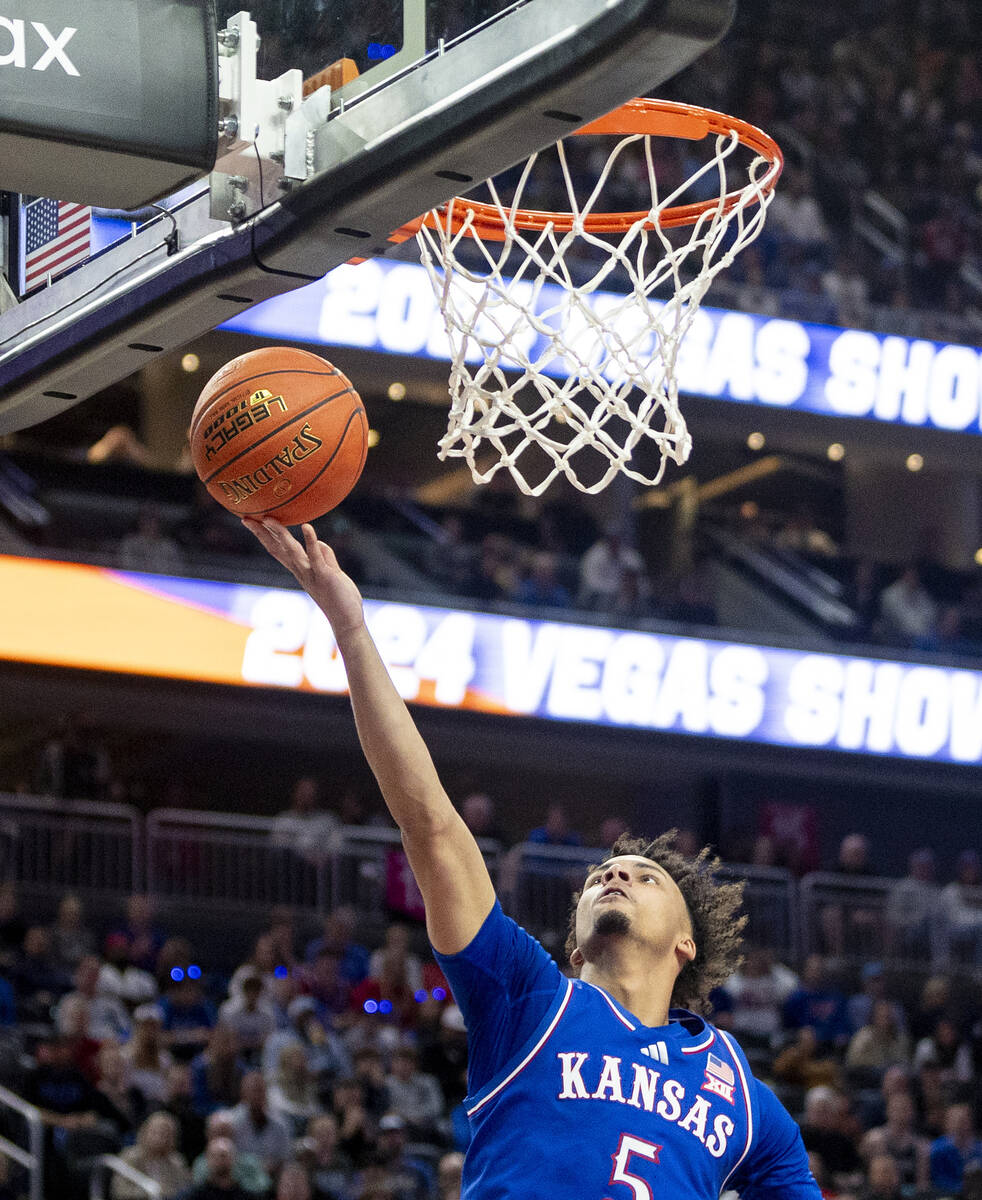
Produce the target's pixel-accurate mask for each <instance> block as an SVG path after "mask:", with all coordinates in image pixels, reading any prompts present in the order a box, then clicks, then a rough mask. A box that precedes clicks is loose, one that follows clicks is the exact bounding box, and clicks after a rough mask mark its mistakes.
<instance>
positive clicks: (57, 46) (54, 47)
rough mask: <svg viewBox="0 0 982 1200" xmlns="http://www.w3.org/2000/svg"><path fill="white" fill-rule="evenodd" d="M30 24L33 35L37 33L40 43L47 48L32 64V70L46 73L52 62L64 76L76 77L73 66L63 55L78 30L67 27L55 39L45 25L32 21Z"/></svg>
mask: <svg viewBox="0 0 982 1200" xmlns="http://www.w3.org/2000/svg"><path fill="white" fill-rule="evenodd" d="M31 24H32V25H33V26H34V31H35V33H37V35H38V37H40V39H41V41H42V42H44V44H45V45H46V46H47V47H48V48H47V50H45V52H44V53H43V54H42V55H41V57H40V58H39V59H38V60H37V62H36V63H35V64H34V67H33V69H34V70H35V71H46V70H47V69H48V67H50V66H51V64H52V63H53V62H57V64H58V66H59V67H61V69H62V70H63V71H64V72H65V74H66V75H75V76H77V75H78V71H76V69H75V64H74V63H73V62H72V60H71V59H70V58H69V57H68V55H67V54H66V53H65V47H66V46H67V45H68V43H69V42H70V41H71V40H72V38H73V37H74V36H75V34H76V33H78V30H77V29H72V28H71V26H69V27H68V28H67V29H63V30H62V31H61V33H59V34H58V36H57V38H56V37H54V36H52V33H51V31H50V30H49V29H48V27H47V25H43V24H42V23H41V22H40V21H32V22H31Z"/></svg>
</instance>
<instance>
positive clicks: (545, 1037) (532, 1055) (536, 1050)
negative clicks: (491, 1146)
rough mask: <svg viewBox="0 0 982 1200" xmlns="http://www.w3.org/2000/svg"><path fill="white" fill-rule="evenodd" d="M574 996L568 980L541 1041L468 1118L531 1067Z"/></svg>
mask: <svg viewBox="0 0 982 1200" xmlns="http://www.w3.org/2000/svg"><path fill="white" fill-rule="evenodd" d="M572 995H573V983H572V980H570V979H567V980H566V995H565V996H564V997H563V1000H562V1003H561V1004H560V1005H559V1008H558V1009H557V1010H556V1013H555V1015H554V1016H553V1018H552V1020H551V1021H550V1022H549V1024H548V1025H547V1026H546V1028H545V1030H544V1031H543V1033H542V1035H541V1037H540V1038H539V1040H538V1041H537V1042H536V1043H535V1045H534V1046H533V1047H532V1049H531V1050H530V1051H529V1052H528V1054H526V1055H525V1057H524V1058H523V1059H522V1061H521V1062H520V1063H518V1064H517V1065H516V1066H515V1067H513V1068H512V1069H511V1071H509V1072H508V1074H507V1075H506V1076H505V1077H504V1079H502V1080H500V1081H499V1082H498V1083H497V1084H495V1086H494V1087H493V1088H492V1089H491V1091H489V1092H488V1093H487V1094H486V1095H484V1096H482V1097H481V1099H480V1100H478V1101H477V1102H476V1103H475V1104H472V1105H471V1107H470V1108H468V1109H467V1110H466V1111H467V1116H468V1117H472V1116H473V1115H474V1114H475V1113H476V1112H478V1111H479V1110H480V1109H482V1108H483V1107H484V1105H485V1104H487V1103H488V1101H489V1100H493V1099H494V1097H495V1096H497V1095H498V1093H499V1092H501V1091H502V1090H503V1089H504V1088H506V1087H507V1086H508V1084H509V1083H511V1081H512V1080H513V1079H514V1078H515V1076H516V1075H518V1074H519V1073H520V1072H522V1071H524V1069H525V1068H526V1067H527V1066H528V1065H529V1063H530V1062H531V1061H532V1059H533V1058H535V1056H536V1055H537V1054H538V1053H539V1051H540V1050H541V1049H542V1047H543V1046H544V1045H545V1044H546V1042H547V1041H548V1040H549V1038H550V1037H551V1036H552V1033H553V1030H554V1029H555V1028H556V1026H557V1025H558V1024H559V1021H560V1018H561V1017H562V1015H563V1013H564V1012H565V1011H566V1009H567V1007H568V1005H569V1001H570V997H571V996H572Z"/></svg>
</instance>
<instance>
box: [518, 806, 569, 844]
mask: <svg viewBox="0 0 982 1200" xmlns="http://www.w3.org/2000/svg"><path fill="white" fill-rule="evenodd" d="M525 840H526V841H527V842H535V843H537V844H539V845H543V846H582V845H583V838H582V837H581V836H580V835H579V834H578V833H577V832H576V830H575V829H573V828H572V827H571V825H570V820H569V813H568V812H567V809H566V806H565V805H564V804H560V803H558V801H557V802H555V803H553V804H550V805H549V808H548V810H547V811H546V819H545V824H543V825H539V826H537V827H536V828H535V829H533V830H531V831H530V832H529V833H528V835H527V836H526V838H525Z"/></svg>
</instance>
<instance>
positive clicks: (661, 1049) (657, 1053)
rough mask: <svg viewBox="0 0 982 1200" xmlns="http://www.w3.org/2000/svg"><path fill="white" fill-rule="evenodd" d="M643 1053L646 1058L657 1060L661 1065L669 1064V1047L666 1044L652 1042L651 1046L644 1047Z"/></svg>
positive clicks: (642, 1048)
mask: <svg viewBox="0 0 982 1200" xmlns="http://www.w3.org/2000/svg"><path fill="white" fill-rule="evenodd" d="M641 1053H642V1054H643V1055H644V1056H645V1058H657V1059H658V1061H659V1062H660V1063H666V1064H667V1063H668V1047H667V1046H666V1045H665V1043H664V1042H652V1043H651V1045H650V1046H642V1047H641Z"/></svg>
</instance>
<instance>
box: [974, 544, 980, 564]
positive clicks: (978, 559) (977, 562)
mask: <svg viewBox="0 0 982 1200" xmlns="http://www.w3.org/2000/svg"><path fill="white" fill-rule="evenodd" d="M973 557H974V558H975V565H976V566H978V567H982V546H980V547H979V548H978V550H976V551H975V554H974V556H973Z"/></svg>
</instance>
